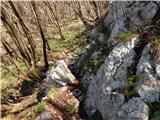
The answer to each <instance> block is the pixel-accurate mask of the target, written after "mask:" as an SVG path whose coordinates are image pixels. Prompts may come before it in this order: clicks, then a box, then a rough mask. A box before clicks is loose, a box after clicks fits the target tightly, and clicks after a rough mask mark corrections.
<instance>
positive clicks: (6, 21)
mask: <svg viewBox="0 0 160 120" xmlns="http://www.w3.org/2000/svg"><path fill="white" fill-rule="evenodd" d="M1 14H2V18H1V19H2V22H3V23H4V25H5V26H6V28H7V29H9V31H11V32H12V35H13V36H11V37H14V38H15V40H16V41H15V43H16V46H17V48H18V49H19V52H20V55H21V56H22V58H23V60H24V62H25V63H26V66H27V68H28V69H30V68H31V63H30V60H29V58H28V55H27V54H28V53H27V51H26V49H25V47H26V46H24V45H23V47H22V37H21V36H20V35H19V33H18V31H17V29H16V27H15V25H14V24H13V22H12V21H11V20H10V18H9V16H8V15H7V13H6V11H5V10H4V8H3V7H2V9H1ZM26 53H27V54H26Z"/></svg>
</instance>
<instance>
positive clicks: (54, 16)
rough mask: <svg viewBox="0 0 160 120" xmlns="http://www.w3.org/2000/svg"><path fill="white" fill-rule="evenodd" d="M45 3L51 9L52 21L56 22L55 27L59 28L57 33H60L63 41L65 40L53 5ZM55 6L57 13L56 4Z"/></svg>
mask: <svg viewBox="0 0 160 120" xmlns="http://www.w3.org/2000/svg"><path fill="white" fill-rule="evenodd" d="M44 2H45V4H46V5H47V7H48V8H49V10H50V11H51V15H52V19H53V20H54V21H55V22H54V23H55V26H56V28H57V32H58V33H59V35H60V36H61V38H62V39H65V38H64V36H63V34H62V30H61V27H60V25H59V21H58V18H57V16H56V14H55V12H54V10H53V9H52V7H51V5H50V3H49V2H48V1H44ZM53 6H54V9H55V11H56V7H55V4H54V5H53Z"/></svg>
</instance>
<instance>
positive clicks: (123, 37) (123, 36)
mask: <svg viewBox="0 0 160 120" xmlns="http://www.w3.org/2000/svg"><path fill="white" fill-rule="evenodd" d="M135 35H137V33H135V32H133V31H127V32H119V33H118V39H120V40H123V41H128V40H130V39H131V38H132V37H134V36H135Z"/></svg>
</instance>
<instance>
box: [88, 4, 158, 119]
mask: <svg viewBox="0 0 160 120" xmlns="http://www.w3.org/2000/svg"><path fill="white" fill-rule="evenodd" d="M158 5H160V2H112V5H111V6H110V8H109V10H108V14H107V16H106V17H105V19H104V21H103V27H104V28H105V29H103V30H104V31H103V32H102V31H101V30H99V29H100V28H101V27H97V28H95V29H94V30H93V31H92V33H91V35H93V36H92V37H93V38H94V35H95V37H97V36H98V35H97V34H98V33H100V35H101V34H103V35H105V37H104V38H105V39H104V41H106V42H107V43H108V45H111V46H114V47H113V49H112V50H111V52H110V53H109V55H107V57H106V59H105V61H104V63H103V64H102V65H101V67H100V68H99V70H98V72H97V74H96V75H95V76H93V78H92V80H91V83H90V85H89V87H88V91H87V96H86V100H85V109H86V110H87V112H88V114H89V115H90V114H91V113H92V112H93V111H95V110H98V111H99V112H100V113H101V114H102V116H103V119H104V120H117V119H118V120H148V119H149V111H150V110H151V108H150V105H148V103H149V104H152V103H153V102H159V101H160V58H159V57H157V58H155V59H154V60H153V59H152V58H153V55H151V54H152V48H151V47H150V44H148V43H147V44H146V45H145V46H144V47H143V48H142V49H141V53H140V54H139V53H137V52H135V47H136V46H137V45H138V42H139V41H141V38H139V37H138V36H134V37H132V38H131V39H130V40H127V41H120V40H119V39H118V33H119V32H125V31H130V30H132V31H136V30H137V29H139V27H143V26H146V25H149V24H151V22H152V19H153V18H154V16H155V15H156V13H157V11H158ZM105 30H106V31H105ZM105 32H106V33H105ZM101 38H102V37H101ZM96 39H98V38H96ZM93 40H94V39H93ZM101 41H102V40H101ZM137 56H139V57H138V59H135V57H136V58H137ZM135 63H137V64H135ZM132 64H135V66H134V67H135V76H136V77H137V81H136V82H135V83H134V85H132V91H129V92H134V93H135V94H136V95H135V96H134V95H133V96H130V97H129V99H127V100H126V91H123V90H124V89H126V88H128V87H129V86H130V85H129V83H128V78H127V72H128V67H129V66H131V65H132ZM129 94H130V93H129Z"/></svg>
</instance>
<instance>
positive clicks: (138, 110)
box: [121, 97, 149, 120]
mask: <svg viewBox="0 0 160 120" xmlns="http://www.w3.org/2000/svg"><path fill="white" fill-rule="evenodd" d="M121 112H122V119H123V120H148V118H149V117H148V116H149V107H148V106H147V104H146V103H144V102H143V101H142V100H141V99H140V98H138V97H133V98H132V99H130V100H129V101H128V102H127V103H125V104H124V105H123V106H122V108H121Z"/></svg>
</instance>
